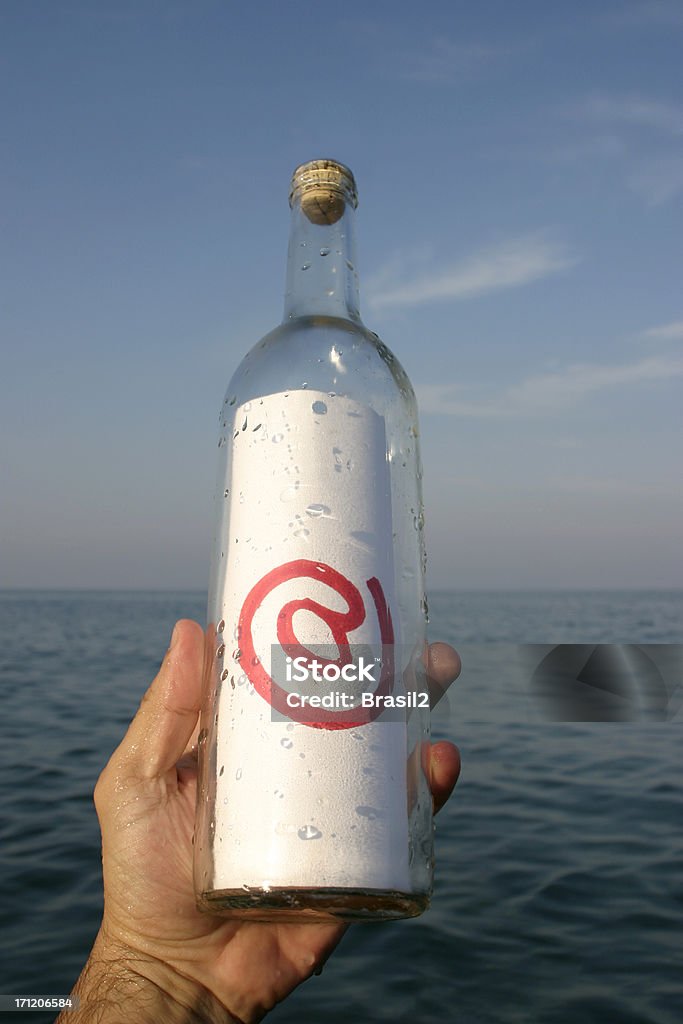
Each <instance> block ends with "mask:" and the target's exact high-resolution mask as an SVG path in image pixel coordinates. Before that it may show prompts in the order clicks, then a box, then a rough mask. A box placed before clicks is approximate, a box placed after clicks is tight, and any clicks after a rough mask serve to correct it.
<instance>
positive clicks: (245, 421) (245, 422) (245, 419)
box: [242, 416, 247, 431]
mask: <svg viewBox="0 0 683 1024" xmlns="http://www.w3.org/2000/svg"><path fill="white" fill-rule="evenodd" d="M246 429H247V417H246V416H245V417H244V423H243V424H242V430H243V431H244V430H246Z"/></svg>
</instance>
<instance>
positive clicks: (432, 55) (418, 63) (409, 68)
mask: <svg viewBox="0 0 683 1024" xmlns="http://www.w3.org/2000/svg"><path fill="white" fill-rule="evenodd" d="M507 53H509V50H508V49H507V48H504V47H500V46H491V45H490V44H486V43H479V42H473V41H470V42H456V41H454V40H452V39H448V38H445V37H443V36H440V37H439V38H437V39H434V40H433V41H432V43H431V46H430V47H429V49H427V50H425V51H424V52H422V53H417V52H413V53H406V54H402V55H401V57H400V59H399V60H397V61H396V65H397V66H398V67H400V69H401V72H400V73H401V77H402V78H408V79H412V80H413V81H417V82H436V83H447V82H453V81H454V80H455V79H457V78H460V77H462V76H463V75H470V74H472V73H473V72H476V71H479V70H480V69H482V68H485V67H489V66H490V65H491V64H492V63H493V62H494V61H496V60H497V59H498V58H500V57H502V56H505V55H506V54H507Z"/></svg>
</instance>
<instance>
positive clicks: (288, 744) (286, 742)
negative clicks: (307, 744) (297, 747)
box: [280, 736, 294, 750]
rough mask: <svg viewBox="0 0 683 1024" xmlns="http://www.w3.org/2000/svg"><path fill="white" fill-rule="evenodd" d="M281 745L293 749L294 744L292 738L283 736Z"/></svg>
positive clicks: (286, 748)
mask: <svg viewBox="0 0 683 1024" xmlns="http://www.w3.org/2000/svg"><path fill="white" fill-rule="evenodd" d="M280 746H281V747H284V748H285V750H291V749H292V747H293V746H294V744H293V743H292V741H291V740H290V738H289V736H283V737H282V739H281V740H280Z"/></svg>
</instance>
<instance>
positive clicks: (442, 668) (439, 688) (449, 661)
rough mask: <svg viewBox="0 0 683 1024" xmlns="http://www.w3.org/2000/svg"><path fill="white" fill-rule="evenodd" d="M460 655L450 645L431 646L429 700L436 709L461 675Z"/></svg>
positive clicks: (428, 680)
mask: <svg viewBox="0 0 683 1024" xmlns="http://www.w3.org/2000/svg"><path fill="white" fill-rule="evenodd" d="M461 667H462V666H461V662H460V655H459V654H458V652H457V651H456V650H454V649H453V648H452V647H451V646H450V645H449V644H441V643H436V644H430V645H429V651H428V658H427V683H428V685H429V699H430V703H431V706H432V707H435V706H436V705H437V704H438V703H439V701H440V700H441V698H442V697H443V695H444V693H445V692H446V690H447V689H448V687H449V686H450V685H451V683H452V682H454V680H456V679H457V678H458V676H459V675H460V669H461Z"/></svg>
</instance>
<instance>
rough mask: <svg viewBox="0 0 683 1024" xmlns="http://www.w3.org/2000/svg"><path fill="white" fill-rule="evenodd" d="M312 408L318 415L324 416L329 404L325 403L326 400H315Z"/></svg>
mask: <svg viewBox="0 0 683 1024" xmlns="http://www.w3.org/2000/svg"><path fill="white" fill-rule="evenodd" d="M311 409H312V410H313V412H314V413H316V415H318V416H324V415H325V413H326V412H327V406H326V405H325V403H324V402H314V403H313V405H312V406H311Z"/></svg>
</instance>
